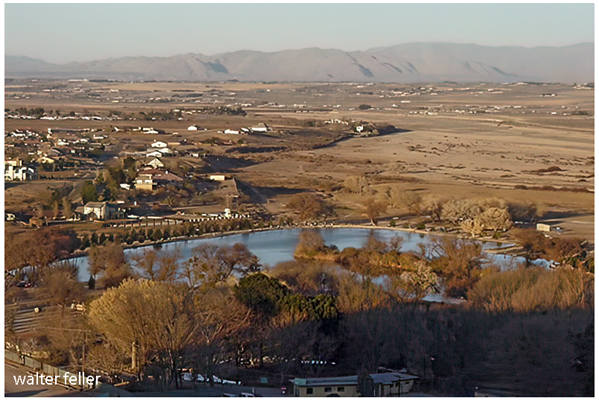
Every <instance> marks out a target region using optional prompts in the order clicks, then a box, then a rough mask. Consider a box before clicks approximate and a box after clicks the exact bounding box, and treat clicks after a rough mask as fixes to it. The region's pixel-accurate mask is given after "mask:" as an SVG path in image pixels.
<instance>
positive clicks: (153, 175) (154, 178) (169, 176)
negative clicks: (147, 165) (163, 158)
mask: <svg viewBox="0 0 599 404" xmlns="http://www.w3.org/2000/svg"><path fill="white" fill-rule="evenodd" d="M182 182H183V178H181V177H179V176H178V175H175V174H173V173H169V172H168V171H164V170H159V169H149V170H142V171H140V172H139V175H138V176H137V178H136V179H135V189H140V190H145V191H153V190H155V189H157V188H158V187H160V186H166V185H171V184H180V183H182Z"/></svg>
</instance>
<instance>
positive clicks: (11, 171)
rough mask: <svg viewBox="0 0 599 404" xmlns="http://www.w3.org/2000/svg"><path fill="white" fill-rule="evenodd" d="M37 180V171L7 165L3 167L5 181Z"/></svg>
mask: <svg viewBox="0 0 599 404" xmlns="http://www.w3.org/2000/svg"><path fill="white" fill-rule="evenodd" d="M37 178H38V175H37V171H36V170H35V168H33V167H27V166H22V165H19V166H14V165H10V164H7V165H6V166H5V167H4V180H5V181H31V180H36V179H37Z"/></svg>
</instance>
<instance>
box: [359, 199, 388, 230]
mask: <svg viewBox="0 0 599 404" xmlns="http://www.w3.org/2000/svg"><path fill="white" fill-rule="evenodd" d="M386 210H387V203H385V202H382V201H375V200H374V199H373V198H369V199H368V200H367V201H366V203H365V204H364V215H366V217H367V218H368V219H370V222H371V223H372V225H373V226H376V224H377V222H378V220H377V217H378V216H380V215H381V214H382V213H385V212H386Z"/></svg>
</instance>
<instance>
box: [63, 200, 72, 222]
mask: <svg viewBox="0 0 599 404" xmlns="http://www.w3.org/2000/svg"><path fill="white" fill-rule="evenodd" d="M62 211H63V213H64V217H65V219H71V218H72V217H73V204H72V202H71V200H70V199H69V198H68V197H66V196H65V197H64V198H62Z"/></svg>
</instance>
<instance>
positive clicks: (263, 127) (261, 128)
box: [250, 123, 272, 132]
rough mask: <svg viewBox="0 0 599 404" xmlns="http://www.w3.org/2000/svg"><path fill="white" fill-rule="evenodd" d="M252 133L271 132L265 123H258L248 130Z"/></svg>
mask: <svg viewBox="0 0 599 404" xmlns="http://www.w3.org/2000/svg"><path fill="white" fill-rule="evenodd" d="M250 129H251V130H252V132H271V131H272V129H271V128H270V127H269V126H268V125H267V124H265V123H259V124H258V125H254V126H252V127H251V128H250Z"/></svg>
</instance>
